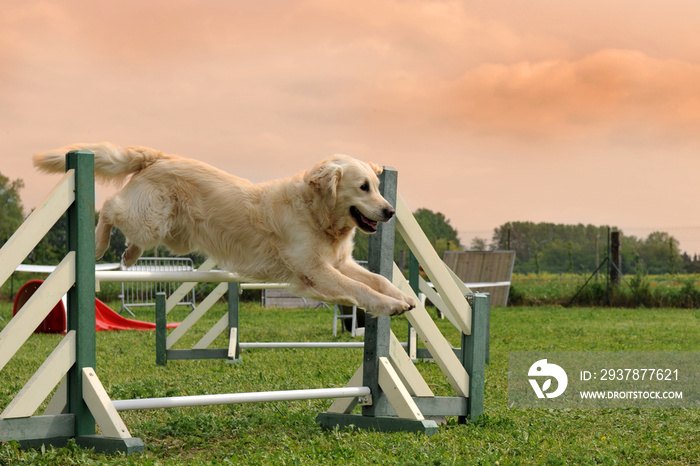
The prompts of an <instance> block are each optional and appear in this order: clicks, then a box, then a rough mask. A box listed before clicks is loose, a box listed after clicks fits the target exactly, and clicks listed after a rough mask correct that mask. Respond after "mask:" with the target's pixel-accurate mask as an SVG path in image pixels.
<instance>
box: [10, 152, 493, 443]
mask: <svg viewBox="0 0 700 466" xmlns="http://www.w3.org/2000/svg"><path fill="white" fill-rule="evenodd" d="M66 168H67V173H66V175H65V176H64V177H63V178H62V180H61V182H60V183H59V185H58V186H57V188H55V189H54V190H53V191H52V193H51V194H50V195H49V196H48V197H47V199H46V200H45V201H44V203H43V204H42V205H41V206H40V207H39V208H37V209H36V210H35V211H34V212H33V213H32V215H31V216H30V217H29V218H28V219H27V221H25V223H23V224H22V226H20V228H19V229H18V231H17V232H15V234H14V235H13V236H12V237H11V238H10V240H8V242H7V243H6V244H5V245H4V246H3V247H2V249H0V282H1V283H4V282H5V280H6V279H7V278H8V277H9V276H10V274H11V273H12V271H13V270H14V269H15V267H16V266H17V265H18V264H19V263H21V262H22V261H23V259H24V257H26V255H27V254H28V253H29V252H30V251H31V250H32V249H33V247H34V246H35V245H36V244H37V243H38V241H39V240H40V239H41V238H42V237H43V236H44V235H45V234H46V232H47V231H48V229H49V228H50V227H51V225H53V223H55V221H56V220H57V219H58V218H59V217H60V215H61V214H62V213H63V212H64V211H65V210H66V209H68V224H69V231H68V238H69V239H68V245H69V248H68V249H69V252H68V254H67V255H66V257H65V258H64V260H63V261H62V262H61V264H60V265H59V266H58V267H57V268H56V270H55V271H54V273H53V274H51V275H50V276H49V278H48V279H47V280H46V281H45V282H44V284H43V285H42V286H41V287H40V288H39V291H40V293H35V294H34V295H33V297H32V298H31V299H30V300H29V301H28V302H27V304H26V305H25V306H24V307H23V308H22V309H21V310H20V312H18V313H17V315H16V316H15V317H14V318H13V319H12V320H11V321H10V322H9V323H8V324H7V326H6V327H5V328H4V329H3V331H2V332H1V333H0V370H2V368H3V367H4V366H5V364H6V363H7V362H8V361H9V360H10V359H11V358H12V357H13V356H14V354H15V353H16V352H17V350H18V349H19V348H20V347H21V346H22V344H23V343H24V341H26V339H27V338H29V336H31V334H32V332H33V330H34V329H35V328H36V326H37V324H38V323H39V322H41V321H42V320H43V319H44V317H46V315H47V314H48V313H49V311H50V310H51V307H52V305H53V304H54V303H55V302H56V301H57V300H58V299H60V297H61V296H62V295H63V294H64V293H65V292H66V291H67V292H68V333H67V335H66V336H65V337H64V339H63V340H62V341H61V343H59V345H58V346H57V347H56V349H55V350H54V351H53V353H52V354H51V355H50V356H49V357H48V358H47V359H46V361H45V362H44V364H42V366H41V367H40V368H39V370H38V371H37V372H36V373H35V374H34V376H32V378H31V379H30V380H29V381H28V382H27V384H26V385H25V387H24V388H22V390H21V391H20V392H18V393H17V394H16V395H15V397H14V398H13V400H12V402H11V403H10V404H9V405H8V406H6V407H4V409H3V411H2V412H1V413H0V441H9V440H17V441H19V442H20V443H21V444H22V445H23V446H39V445H46V444H49V445H58V446H61V445H64V444H65V443H66V442H67V441H68V439H71V438H73V439H75V441H76V443H77V444H78V445H81V446H85V447H91V448H95V450H96V451H99V452H117V451H118V452H125V453H134V452H139V451H143V450H144V445H143V442H142V441H141V440H140V439H135V438H132V437H131V435H130V433H129V430H128V428H127V427H126V425H125V424H124V422H123V421H122V419H121V417H120V416H119V413H118V409H119V410H126V409H155V408H157V407H168V406H175V405H177V406H185V405H187V406H190V405H201V404H212V402H227V403H228V402H231V403H233V402H258V401H266V400H270V401H272V400H282V399H289V400H292V399H311V398H328V397H331V398H335V402H334V403H333V404H332V405H331V406H330V408H329V409H328V411H327V412H325V413H321V414H319V415H318V416H317V418H316V420H317V422H318V423H319V424H320V425H321V426H323V427H325V428H335V427H350V426H352V427H354V428H371V429H375V430H380V431H411V432H421V433H424V434H432V433H435V432H437V424H436V423H435V421H432V420H427V419H426V418H425V416H458V417H459V419H460V421H461V422H464V421H465V420H466V419H467V418H472V419H473V418H476V417H478V416H480V415H481V414H482V412H483V386H484V365H485V358H486V354H485V353H486V348H487V347H486V338H487V331H488V329H487V322H488V313H489V297H488V295H484V294H478V293H477V294H471V293H470V290H468V289H467V288H466V287H465V286H464V284H463V283H461V281H459V280H457V281H456V280H455V279H454V277H453V275H452V274H451V273H450V272H449V270H448V269H447V267H445V265H444V263H443V262H442V261H441V260H440V259H439V258H438V257H437V254H436V253H435V251H434V250H433V249H432V247H431V245H430V243H429V241H428V240H427V238H425V235H424V234H423V233H422V231H420V228H419V227H418V224H417V222H416V221H415V219H414V218H413V215H412V214H411V212H410V210H409V209H408V207H407V206H406V204H405V203H404V202H403V200H402V199H401V198H400V197H398V196H397V194H396V186H397V181H396V172H395V171H394V170H392V169H385V170H384V172H383V173H382V175H381V189H382V195H383V196H384V197H385V198H386V199H387V201H389V202H390V203H392V204H393V205H395V206H396V216H395V219H394V220H392V221H391V222H388V223H386V224H382V225H380V228H379V230H378V232H377V233H376V234H375V235H373V236H371V237H370V254H369V257H370V263H369V269H370V270H371V271H373V272H375V273H379V274H382V275H384V276H385V277H387V278H389V279H392V278H393V283H394V284H395V285H396V286H397V287H399V288H401V289H402V290H403V291H404V292H406V293H408V294H411V295H414V297H415V293H416V290H415V289H414V288H412V287H411V286H409V284H408V282H407V281H406V280H405V279H404V277H403V274H402V272H401V271H400V270H398V268H397V267H396V266H395V264H393V244H394V224H396V225H395V226H396V231H399V233H400V234H401V235H402V236H403V237H404V239H405V240H406V242H407V244H408V245H409V247H410V248H411V250H412V252H413V253H414V254H415V256H416V258H417V259H418V261H419V262H420V264H421V265H422V266H423V269H424V270H425V271H426V273H427V274H428V276H429V278H430V279H431V281H432V283H433V284H434V286H435V289H436V291H437V293H438V294H439V297H440V298H441V299H442V301H443V303H444V307H445V312H446V314H447V315H448V317H450V320H451V321H452V322H453V323H455V325H456V326H457V328H459V329H460V330H461V332H462V348H461V349H460V350H459V352H460V353H461V354H460V356H461V357H459V356H458V355H456V354H455V350H454V349H453V348H452V347H451V345H450V344H449V343H448V342H447V340H445V338H444V336H442V334H441V333H440V332H439V331H438V329H437V327H436V326H435V324H434V322H433V321H432V319H431V318H430V316H429V315H428V313H427V312H426V311H425V309H424V308H423V307H422V306H420V305H419V306H418V307H417V308H416V309H414V310H413V311H411V312H408V313H406V314H405V315H406V317H407V319H408V321H409V322H410V323H411V325H412V326H413V328H414V329H415V330H416V332H417V334H418V336H420V338H421V339H422V340H423V341H424V342H425V344H426V347H427V348H428V350H429V351H430V353H431V355H432V356H433V358H434V359H435V362H436V363H437V364H438V366H439V367H440V369H441V370H442V372H443V373H444V374H445V376H446V377H447V380H448V382H449V384H450V385H451V387H452V388H453V389H454V391H455V393H456V396H451V397H436V396H434V394H433V393H432V391H431V390H430V388H429V387H428V385H427V383H426V382H425V381H424V380H423V378H422V377H421V375H420V373H419V372H418V370H417V369H416V368H415V366H414V365H413V363H412V362H411V360H410V358H409V357H408V355H407V354H406V351H405V350H404V349H403V347H402V346H401V343H400V342H399V341H398V340H397V339H396V337H395V336H394V334H393V333H392V332H391V329H390V325H389V324H390V319H389V317H372V316H369V315H368V316H367V317H366V325H365V342H364V344H363V354H364V356H363V364H362V365H361V366H360V367H359V368H358V369H357V371H356V372H355V375H354V376H353V377H352V378H351V380H350V381H349V382H348V384H347V386H346V387H345V388H328V389H312V390H288V391H280V392H260V393H253V394H251V393H239V394H218V395H201V396H189V397H174V398H162V399H147V400H117V401H112V400H111V399H110V398H109V395H108V394H107V393H106V391H105V389H104V387H103V386H102V384H101V383H100V381H99V378H98V377H97V374H96V372H95V370H94V367H95V360H96V357H95V315H94V302H95V284H96V280H98V281H108V280H110V276H111V275H109V274H103V273H102V272H100V274H101V275H100V274H98V275H97V277H96V274H95V263H94V244H95V242H94V241H95V238H94V178H93V173H94V159H93V156H92V153H90V152H85V151H81V152H71V153H69V154H67V162H66ZM132 273H134V274H139V272H132ZM193 274H196V275H190V276H188V277H191V278H190V279H192V280H194V279H197V280H200V279H201V280H213V279H215V281H223V282H229V284H227V285H225V286H226V287H233V286H235V287H238V284H235V285H234V284H232V283H234V282H238V281H240V277H238V276H237V275H235V274H230V273H228V272H216V271H206V270H201V267H200V270H199V271H198V272H193ZM134 276H135V277H136V276H137V275H134ZM153 278H154V276H153V274H152V273H147V276H144V275H142V276H141V278H140V279H143V280H152V279H153ZM157 278H158V279H159V280H161V281H166V280H170V279H169V278H168V275H167V273H166V274H163V275H157ZM175 278H177V280H175ZM122 279H123V276H122V275H118V276H117V277H116V280H118V281H121V280H122ZM172 279H173V281H182V276H181V275H178V276H177V277H172ZM224 292H225V291H224ZM222 294H223V292H222ZM235 295H236V297H237V296H238V293H236V294H235ZM465 296H468V300H469V301H470V302H467V300H466V299H465ZM170 299H172V300H175V299H177V300H179V297H177V296H175V295H173V296H171V297H170V298H169V300H170ZM207 299H209V297H208V298H207ZM216 299H218V297H217V298H216ZM160 301H161V305H164V304H165V298H164V296H161V299H160ZM195 312H196V311H193V313H195ZM231 315H232V313H231V312H229V317H228V318H229V319H231V318H232V317H231ZM233 324H235V325H233ZM237 326H238V323H237V322H230V323H229V327H231V328H234V327H235V328H237ZM212 341H213V340H212ZM229 356H230V355H229ZM59 383H60V385H59ZM56 385H58V389H57V390H56V393H55V394H54V396H53V398H52V399H51V401H50V402H49V404H48V407H47V409H46V411H45V412H44V415H42V416H36V415H34V413H35V411H36V410H37V409H38V407H39V406H40V405H41V403H42V402H43V400H44V399H45V398H46V397H47V396H48V395H49V394H50V393H51V391H52V390H53V388H54V387H55V386H56ZM212 397H213V398H212ZM300 397H303V398H300ZM307 397H308V398H307ZM183 403H184V404H183ZM358 404H359V405H360V406H362V414H351V411H352V410H353V408H354V406H356V405H358ZM96 424H97V425H99V427H100V430H101V432H102V435H95V432H96V428H95V427H96Z"/></svg>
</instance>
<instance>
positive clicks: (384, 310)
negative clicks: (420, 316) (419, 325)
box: [370, 298, 416, 316]
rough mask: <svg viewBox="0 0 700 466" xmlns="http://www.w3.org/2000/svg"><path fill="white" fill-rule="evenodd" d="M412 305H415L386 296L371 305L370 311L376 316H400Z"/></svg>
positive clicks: (412, 306)
mask: <svg viewBox="0 0 700 466" xmlns="http://www.w3.org/2000/svg"><path fill="white" fill-rule="evenodd" d="M414 307H416V306H415V303H414V304H411V303H408V302H405V301H401V300H398V299H394V298H387V299H385V300H383V301H382V302H381V303H380V304H378V305H376V306H373V307H372V309H371V310H370V312H371V313H372V314H374V315H378V316H400V315H401V314H404V313H406V312H408V311H410V310H411V309H413V308H414Z"/></svg>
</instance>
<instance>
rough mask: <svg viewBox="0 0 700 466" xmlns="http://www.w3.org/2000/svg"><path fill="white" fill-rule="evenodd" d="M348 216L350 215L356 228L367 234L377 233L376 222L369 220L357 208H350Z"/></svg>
mask: <svg viewBox="0 0 700 466" xmlns="http://www.w3.org/2000/svg"><path fill="white" fill-rule="evenodd" d="M350 215H352V218H353V220H355V224H356V225H357V228H359V229H360V230H362V231H365V232H367V233H374V232H376V231H377V222H376V221H375V220H370V219H368V218H367V217H365V216H364V215H362V212H360V209H358V208H357V207H350Z"/></svg>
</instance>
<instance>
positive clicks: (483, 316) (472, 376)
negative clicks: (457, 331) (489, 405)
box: [460, 293, 491, 421]
mask: <svg viewBox="0 0 700 466" xmlns="http://www.w3.org/2000/svg"><path fill="white" fill-rule="evenodd" d="M467 299H468V300H469V301H470V304H471V306H472V334H471V335H462V351H463V356H462V361H463V363H464V367H465V369H466V370H467V373H468V374H469V398H468V403H467V406H468V416H469V419H471V420H476V419H477V418H478V417H479V416H481V415H482V414H483V413H484V379H485V371H486V343H487V340H488V338H487V337H488V318H489V313H490V306H491V300H490V296H489V294H488V293H472V294H468V295H467ZM464 420H465V419H460V421H464Z"/></svg>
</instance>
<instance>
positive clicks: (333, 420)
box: [316, 413, 438, 435]
mask: <svg viewBox="0 0 700 466" xmlns="http://www.w3.org/2000/svg"><path fill="white" fill-rule="evenodd" d="M316 422H317V423H318V424H319V425H320V426H321V427H323V428H324V429H329V430H332V429H335V428H336V427H339V428H341V429H342V428H347V427H349V428H351V429H353V430H356V429H364V430H375V431H378V432H415V433H419V434H425V435H434V434H437V432H438V426H437V424H436V423H435V421H431V420H427V419H426V420H422V421H414V420H411V419H400V418H397V417H388V416H365V415H360V414H334V413H320V414H319V415H318V416H316Z"/></svg>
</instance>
